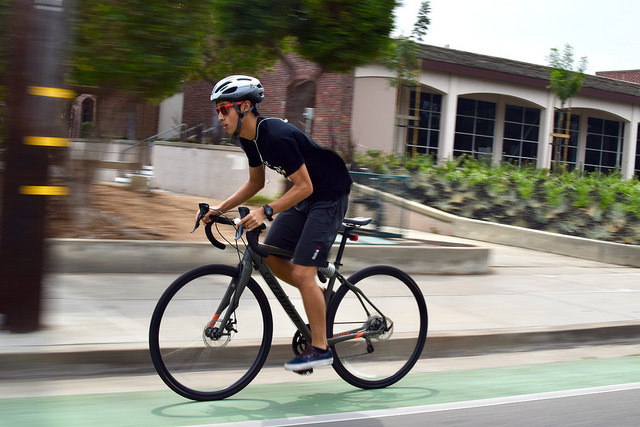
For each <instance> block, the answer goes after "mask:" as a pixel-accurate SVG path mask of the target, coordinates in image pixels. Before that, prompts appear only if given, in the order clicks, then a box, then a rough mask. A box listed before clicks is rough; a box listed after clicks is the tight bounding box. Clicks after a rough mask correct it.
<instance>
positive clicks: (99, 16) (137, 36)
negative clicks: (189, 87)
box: [72, 0, 212, 101]
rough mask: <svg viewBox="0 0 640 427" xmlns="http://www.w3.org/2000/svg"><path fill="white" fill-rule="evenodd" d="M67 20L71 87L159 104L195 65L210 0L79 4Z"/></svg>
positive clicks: (113, 0)
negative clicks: (71, 31)
mask: <svg viewBox="0 0 640 427" xmlns="http://www.w3.org/2000/svg"><path fill="white" fill-rule="evenodd" d="M77 5H78V7H77V13H76V16H75V19H74V21H73V24H74V30H75V31H74V32H75V36H76V40H75V47H74V51H73V55H72V76H73V80H74V82H75V83H77V84H80V85H87V86H100V87H102V88H105V89H112V90H119V91H124V92H128V93H130V94H133V95H134V96H136V97H137V98H140V99H147V100H152V101H153V100H156V101H158V100H161V99H163V98H165V97H166V96H168V95H171V94H173V93H175V92H176V91H177V90H178V88H179V87H180V84H181V82H182V81H183V79H184V77H185V76H186V75H187V74H188V73H189V72H192V71H193V70H194V69H195V68H196V67H197V65H198V60H199V58H200V52H201V46H202V43H203V41H204V38H205V35H206V34H207V33H208V32H209V30H210V25H211V22H212V15H211V10H212V0H199V1H194V0H156V1H153V2H150V1H147V0H126V1H125V0H109V1H97V0H83V1H81V2H77Z"/></svg>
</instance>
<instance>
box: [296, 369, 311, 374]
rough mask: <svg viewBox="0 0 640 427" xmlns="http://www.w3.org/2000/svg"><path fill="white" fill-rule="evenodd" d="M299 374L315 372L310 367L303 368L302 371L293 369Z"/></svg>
mask: <svg viewBox="0 0 640 427" xmlns="http://www.w3.org/2000/svg"><path fill="white" fill-rule="evenodd" d="M293 372H295V373H296V374H298V375H311V374H313V368H309V369H303V370H301V371H293Z"/></svg>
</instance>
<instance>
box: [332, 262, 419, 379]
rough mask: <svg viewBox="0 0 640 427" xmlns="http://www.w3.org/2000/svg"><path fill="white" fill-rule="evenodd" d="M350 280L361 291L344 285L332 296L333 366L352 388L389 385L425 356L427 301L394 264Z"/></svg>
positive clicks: (374, 269) (374, 267)
mask: <svg viewBox="0 0 640 427" xmlns="http://www.w3.org/2000/svg"><path fill="white" fill-rule="evenodd" d="M347 280H348V281H349V282H350V283H351V284H353V285H355V286H356V287H357V288H358V289H360V290H361V291H362V295H358V293H357V292H354V291H353V290H351V289H349V287H348V286H346V285H342V286H340V288H338V290H337V291H336V294H335V295H334V296H333V297H332V299H331V303H330V305H329V309H328V313H327V333H328V336H329V337H333V340H338V342H334V343H333V345H332V349H333V360H334V361H333V368H334V369H335V371H336V372H337V373H338V375H340V377H342V379H344V380H345V381H347V382H348V383H349V384H351V385H353V386H356V387H360V388H364V389H373V388H383V387H387V386H389V385H391V384H394V383H395V382H397V381H399V380H400V379H401V378H402V377H404V376H405V375H406V374H407V373H408V372H409V371H410V370H411V368H412V367H413V366H414V365H415V363H416V362H417V361H418V359H419V358H420V355H421V353H422V349H423V348H424V344H425V341H426V339H427V323H428V318H427V305H426V303H425V301H424V297H423V296H422V293H421V292H420V289H419V288H418V285H417V284H416V283H415V282H414V281H413V279H411V277H410V276H409V275H407V274H406V273H404V272H403V271H401V270H399V269H397V268H394V267H389V266H372V267H368V268H365V269H363V270H360V271H358V272H357V273H355V274H354V275H352V276H351V277H349V279H347ZM365 295H366V298H367V299H368V300H369V301H367V300H366V299H365V298H364V296H365ZM349 336H350V337H352V338H351V339H348V340H345V341H340V340H341V339H343V338H345V337H349Z"/></svg>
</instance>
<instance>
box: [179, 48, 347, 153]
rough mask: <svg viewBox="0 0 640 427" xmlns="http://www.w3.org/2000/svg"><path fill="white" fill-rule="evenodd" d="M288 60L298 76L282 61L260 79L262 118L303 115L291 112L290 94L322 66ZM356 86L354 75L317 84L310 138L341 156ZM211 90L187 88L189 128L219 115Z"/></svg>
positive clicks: (330, 77) (199, 84)
mask: <svg viewBox="0 0 640 427" xmlns="http://www.w3.org/2000/svg"><path fill="white" fill-rule="evenodd" d="M287 58H288V61H289V63H290V64H292V68H293V74H294V75H290V71H289V69H288V67H286V66H285V65H284V64H283V63H282V62H278V63H277V64H276V65H275V67H273V69H271V70H269V71H266V70H265V71H264V72H263V73H261V75H259V76H257V77H258V78H259V79H260V81H261V82H262V84H263V86H264V88H265V100H264V101H263V102H262V103H261V104H260V106H259V111H260V114H261V115H262V116H266V117H280V118H284V119H286V118H288V117H290V116H292V115H301V114H302V113H301V112H293V111H288V110H287V107H288V106H287V99H288V95H289V94H290V93H291V90H292V88H294V87H295V86H297V85H299V84H301V83H303V82H306V81H310V80H312V79H313V78H314V77H315V76H317V74H318V71H319V67H318V66H317V65H316V64H315V63H313V62H310V61H307V60H305V59H303V58H301V57H299V56H297V55H294V54H288V57H287ZM353 85H354V76H353V74H327V73H323V74H321V75H320V77H319V79H318V80H317V81H316V94H315V120H314V122H313V128H312V132H311V135H310V136H311V138H312V139H313V140H314V141H315V142H317V143H318V144H320V145H323V146H327V147H329V148H332V149H334V150H336V151H338V152H339V153H340V154H346V153H347V152H348V151H349V146H350V140H351V108H352V100H353ZM211 89H212V87H211V84H210V83H209V82H204V81H202V82H193V83H186V84H185V85H184V86H183V93H184V107H183V113H182V117H183V123H186V124H187V125H188V126H189V127H191V126H195V125H197V124H199V123H205V124H206V125H207V127H209V126H212V125H213V120H215V116H214V114H213V105H212V104H211V101H209V94H210V93H211ZM303 130H304V129H303Z"/></svg>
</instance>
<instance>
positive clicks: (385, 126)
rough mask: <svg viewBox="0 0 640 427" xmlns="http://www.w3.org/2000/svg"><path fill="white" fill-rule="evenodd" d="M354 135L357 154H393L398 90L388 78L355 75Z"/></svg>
mask: <svg viewBox="0 0 640 427" xmlns="http://www.w3.org/2000/svg"><path fill="white" fill-rule="evenodd" d="M353 105H354V107H353V115H352V117H353V120H352V123H351V133H352V135H353V139H354V143H355V144H356V150H357V151H358V152H365V151H367V150H382V151H384V152H386V153H391V152H392V151H393V141H394V132H395V129H394V117H395V108H396V107H395V106H396V89H395V88H394V87H391V86H390V85H389V79H388V77H386V76H385V77H380V75H378V76H368V75H366V74H364V75H363V74H360V76H359V75H358V74H356V79H355V83H354V103H353Z"/></svg>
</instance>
